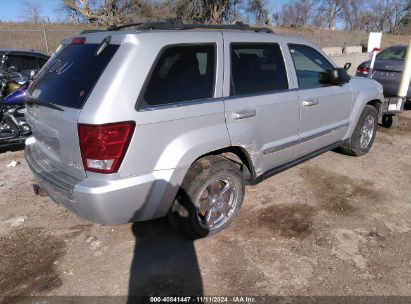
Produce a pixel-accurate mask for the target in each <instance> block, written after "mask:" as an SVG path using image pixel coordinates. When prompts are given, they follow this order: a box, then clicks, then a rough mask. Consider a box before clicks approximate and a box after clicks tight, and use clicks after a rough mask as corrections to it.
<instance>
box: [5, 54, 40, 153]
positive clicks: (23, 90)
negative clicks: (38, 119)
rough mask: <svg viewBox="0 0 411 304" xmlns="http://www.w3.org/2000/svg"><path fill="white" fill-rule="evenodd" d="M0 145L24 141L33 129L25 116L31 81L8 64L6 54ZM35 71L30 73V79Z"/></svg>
mask: <svg viewBox="0 0 411 304" xmlns="http://www.w3.org/2000/svg"><path fill="white" fill-rule="evenodd" d="M0 71H2V72H1V73H0V146H6V145H14V144H19V143H23V142H24V141H25V139H26V138H27V137H28V136H30V134H31V129H30V126H29V125H28V124H27V123H26V121H25V118H24V113H25V111H26V109H25V101H26V95H27V90H28V86H29V81H30V80H29V81H27V80H25V79H24V77H23V76H22V75H21V74H19V73H18V72H17V71H16V69H15V68H14V67H9V66H8V65H7V55H6V54H4V55H3V58H2V60H1V66H0ZM32 77H34V72H32V73H31V74H30V79H32Z"/></svg>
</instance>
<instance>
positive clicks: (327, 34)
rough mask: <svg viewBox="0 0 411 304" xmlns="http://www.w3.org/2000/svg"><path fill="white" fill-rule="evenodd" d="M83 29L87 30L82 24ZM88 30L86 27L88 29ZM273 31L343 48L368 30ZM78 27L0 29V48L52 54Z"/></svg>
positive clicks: (362, 39) (361, 40)
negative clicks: (66, 28)
mask: <svg viewBox="0 0 411 304" xmlns="http://www.w3.org/2000/svg"><path fill="white" fill-rule="evenodd" d="M84 29H87V27H85V28H84ZM88 29H90V28H88ZM273 30H274V32H275V33H279V34H290V35H299V36H303V37H305V38H306V39H308V40H311V41H312V42H314V43H315V44H317V45H319V46H320V47H335V46H336V47H344V46H360V45H361V46H362V45H367V42H368V33H365V32H344V31H335V32H333V31H327V30H324V29H321V28H317V29H316V28H281V27H274V28H273ZM81 31H82V29H73V30H65V29H64V30H63V29H33V30H23V29H17V30H14V29H0V48H22V49H31V50H36V51H40V52H43V53H48V54H52V53H53V52H54V51H55V50H56V48H57V47H58V45H59V44H60V43H61V41H62V40H64V39H65V38H67V37H70V36H75V35H78V34H79V33H80V32H81ZM408 39H409V38H408V37H406V36H393V35H383V37H382V47H384V48H385V47H387V46H389V45H392V44H396V43H404V41H405V42H408Z"/></svg>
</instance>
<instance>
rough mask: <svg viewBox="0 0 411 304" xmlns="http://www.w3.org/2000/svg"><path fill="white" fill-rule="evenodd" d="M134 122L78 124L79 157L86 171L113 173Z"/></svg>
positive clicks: (120, 159) (121, 157) (118, 165)
mask: <svg viewBox="0 0 411 304" xmlns="http://www.w3.org/2000/svg"><path fill="white" fill-rule="evenodd" d="M134 128H135V123H134V122H121V123H114V124H106V125H86V124H79V125H78V132H79V141H80V150H81V157H82V159H83V164H84V169H85V170H86V171H91V172H98V173H106V174H110V173H115V172H117V171H118V169H119V167H120V165H121V162H122V161H123V158H124V155H125V154H126V152H127V149H128V146H129V144H130V141H131V138H132V136H133V132H134Z"/></svg>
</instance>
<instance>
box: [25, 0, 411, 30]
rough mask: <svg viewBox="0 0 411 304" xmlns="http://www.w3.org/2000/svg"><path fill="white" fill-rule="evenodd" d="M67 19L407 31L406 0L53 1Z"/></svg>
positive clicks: (410, 14)
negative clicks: (275, 0)
mask: <svg viewBox="0 0 411 304" xmlns="http://www.w3.org/2000/svg"><path fill="white" fill-rule="evenodd" d="M59 1H60V7H59V12H60V13H61V14H63V15H64V16H65V18H66V20H68V21H77V22H90V23H98V24H102V25H105V26H112V25H121V24H126V23H136V22H141V21H146V20H168V19H177V20H180V21H183V22H186V23H208V24H218V23H233V22H235V21H244V22H248V23H254V24H260V25H263V24H265V25H268V24H274V25H279V26H286V27H323V28H328V29H330V30H334V29H335V28H336V27H337V28H341V29H345V30H348V31H379V32H384V33H390V34H400V33H409V32H411V0H289V1H287V2H285V3H284V4H283V5H282V6H281V7H279V8H277V9H276V10H275V11H271V9H270V4H272V1H271V2H269V1H268V0H59ZM41 5H42V4H41V2H40V1H39V0H24V2H23V6H24V7H23V8H24V9H23V12H25V19H26V20H31V21H34V22H36V23H37V22H38V20H39V12H40V8H41Z"/></svg>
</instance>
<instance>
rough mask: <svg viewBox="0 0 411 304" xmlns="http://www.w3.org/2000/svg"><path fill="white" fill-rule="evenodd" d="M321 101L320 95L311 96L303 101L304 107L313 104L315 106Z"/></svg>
mask: <svg viewBox="0 0 411 304" xmlns="http://www.w3.org/2000/svg"><path fill="white" fill-rule="evenodd" d="M319 103H320V100H319V98H318V97H315V98H309V99H306V100H304V101H303V106H304V107H311V106H315V105H317V104H319Z"/></svg>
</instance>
